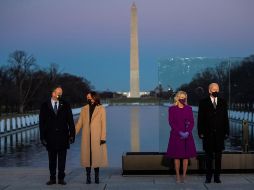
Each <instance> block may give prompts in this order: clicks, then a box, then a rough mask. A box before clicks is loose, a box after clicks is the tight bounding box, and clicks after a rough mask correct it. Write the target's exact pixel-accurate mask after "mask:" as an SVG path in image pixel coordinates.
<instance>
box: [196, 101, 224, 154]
mask: <svg viewBox="0 0 254 190" xmlns="http://www.w3.org/2000/svg"><path fill="white" fill-rule="evenodd" d="M198 134H199V137H201V135H203V136H204V137H203V149H204V150H205V151H210V152H211V151H212V152H219V151H222V150H224V149H225V146H224V140H225V138H226V137H228V136H229V121H228V111H227V103H226V101H225V100H224V99H222V98H219V97H218V99H217V106H216V109H215V108H214V107H213V104H212V101H211V99H210V97H208V98H205V99H203V100H201V101H200V103H199V110H198Z"/></svg>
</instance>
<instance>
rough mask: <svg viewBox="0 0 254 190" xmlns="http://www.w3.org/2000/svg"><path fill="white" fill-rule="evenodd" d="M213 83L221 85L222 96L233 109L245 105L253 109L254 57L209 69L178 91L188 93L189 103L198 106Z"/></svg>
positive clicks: (224, 63) (223, 63)
mask: <svg viewBox="0 0 254 190" xmlns="http://www.w3.org/2000/svg"><path fill="white" fill-rule="evenodd" d="M211 82H217V83H218V84H219V85H220V94H221V96H223V97H224V98H226V99H227V100H228V101H230V102H229V103H230V106H231V107H233V108H234V107H235V108H238V107H239V106H240V107H242V106H243V105H244V106H245V109H246V108H247V109H248V108H251V109H253V104H254V96H253V94H254V88H253V84H254V55H251V56H249V57H246V58H244V59H243V60H242V61H241V63H240V64H235V65H234V64H229V63H228V62H222V63H221V64H220V65H219V66H217V67H215V68H207V69H205V70H204V71H203V72H201V73H197V74H196V75H195V76H194V77H193V79H192V81H191V82H190V83H188V84H184V85H182V86H180V88H179V89H178V90H184V91H186V92H187V93H188V101H189V103H190V104H192V105H197V104H198V102H199V100H200V99H201V98H203V97H205V96H207V95H208V85H209V84H210V83H211Z"/></svg>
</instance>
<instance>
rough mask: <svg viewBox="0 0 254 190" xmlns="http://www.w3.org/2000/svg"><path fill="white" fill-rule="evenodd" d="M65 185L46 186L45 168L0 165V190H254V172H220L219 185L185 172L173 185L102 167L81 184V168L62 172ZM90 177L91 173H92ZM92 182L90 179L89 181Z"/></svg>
mask: <svg viewBox="0 0 254 190" xmlns="http://www.w3.org/2000/svg"><path fill="white" fill-rule="evenodd" d="M65 179H66V182H67V185H65V186H62V185H58V184H57V185H52V186H47V185H45V182H46V181H47V180H48V169H47V168H36V167H2V168H0V190H20V189H21V190H32V189H35V190H39V189H71V190H82V189H87V190H90V189H91V190H93V189H101V190H107V189H109V190H111V189H112V190H115V189H121V190H127V189H128V190H136V189H137V190H150V189H168V190H170V189H174V190H175V189H182V190H183V189H186V190H192V189H193V190H194V189H195V190H207V189H228V190H229V189H230V190H234V189H239V190H242V189H247V190H248V189H249V190H250V189H254V174H223V175H222V176H221V179H222V184H215V183H211V184H204V175H194V174H192V175H189V176H188V178H187V180H186V182H185V183H180V184H176V183H175V178H174V176H172V175H149V176H140V175H139V176H122V175H121V168H106V169H101V171H100V184H94V183H92V184H90V185H87V184H85V175H84V170H83V169H82V168H72V169H69V170H67V171H66V178H65ZM92 179H94V176H92ZM93 181H94V180H93Z"/></svg>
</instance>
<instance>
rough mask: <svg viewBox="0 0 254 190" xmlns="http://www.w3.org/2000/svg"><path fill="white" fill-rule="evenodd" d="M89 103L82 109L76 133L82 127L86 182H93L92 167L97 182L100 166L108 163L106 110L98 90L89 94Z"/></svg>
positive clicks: (82, 159) (82, 156) (82, 150)
mask: <svg viewBox="0 0 254 190" xmlns="http://www.w3.org/2000/svg"><path fill="white" fill-rule="evenodd" d="M87 102H88V104H87V105H86V106H84V107H83V108H82V109H81V113H80V116H79V120H78V122H77V124H76V134H78V133H79V131H80V129H81V128H82V139H81V155H80V157H81V160H80V163H81V166H82V167H84V168H86V175H87V179H86V183H87V184H90V183H91V167H92V168H94V172H95V183H97V184H98V183H99V168H100V167H106V166H107V165H108V158H107V146H106V111H105V108H104V107H103V106H102V105H101V104H100V98H99V95H98V94H97V93H96V92H90V93H88V94H87Z"/></svg>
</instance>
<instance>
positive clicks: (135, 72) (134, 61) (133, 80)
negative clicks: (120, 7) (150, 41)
mask: <svg viewBox="0 0 254 190" xmlns="http://www.w3.org/2000/svg"><path fill="white" fill-rule="evenodd" d="M130 37H131V40H130V48H131V50H130V97H131V98H138V97H140V95H139V55H138V54H139V53H138V23H137V7H136V5H135V3H133V4H132V6H131V36H130Z"/></svg>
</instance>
